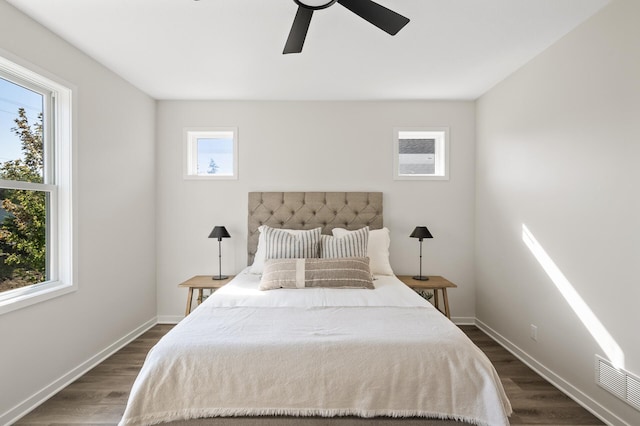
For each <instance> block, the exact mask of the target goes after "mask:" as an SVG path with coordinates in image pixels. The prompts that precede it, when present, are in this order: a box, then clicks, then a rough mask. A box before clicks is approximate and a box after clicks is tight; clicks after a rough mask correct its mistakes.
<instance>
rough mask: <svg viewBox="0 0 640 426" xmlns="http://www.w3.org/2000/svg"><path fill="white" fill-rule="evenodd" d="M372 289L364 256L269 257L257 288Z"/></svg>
mask: <svg viewBox="0 0 640 426" xmlns="http://www.w3.org/2000/svg"><path fill="white" fill-rule="evenodd" d="M309 287H330V288H369V289H372V288H375V287H374V285H373V280H372V279H371V270H370V269H369V258H368V257H349V258H340V259H269V260H267V261H266V262H265V263H264V271H263V273H262V278H261V279H260V287H259V288H260V290H274V289H277V288H309Z"/></svg>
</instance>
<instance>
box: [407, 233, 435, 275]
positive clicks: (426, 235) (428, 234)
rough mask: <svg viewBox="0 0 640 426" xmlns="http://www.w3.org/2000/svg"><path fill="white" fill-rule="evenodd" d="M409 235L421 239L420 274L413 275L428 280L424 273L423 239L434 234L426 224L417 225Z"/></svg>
mask: <svg viewBox="0 0 640 426" xmlns="http://www.w3.org/2000/svg"><path fill="white" fill-rule="evenodd" d="M409 237H411V238H418V240H419V241H420V274H419V275H416V276H415V277H413V279H414V280H418V281H428V280H429V277H426V276H423V275H422V240H423V239H424V238H433V235H431V232H429V230H428V229H427V227H426V226H416V229H414V230H413V232H412V233H411V235H409Z"/></svg>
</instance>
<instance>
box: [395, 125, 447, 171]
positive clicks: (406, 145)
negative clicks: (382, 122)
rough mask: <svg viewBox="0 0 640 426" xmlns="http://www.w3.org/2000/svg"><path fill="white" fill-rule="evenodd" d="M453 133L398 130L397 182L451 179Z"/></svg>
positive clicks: (396, 142)
mask: <svg viewBox="0 0 640 426" xmlns="http://www.w3.org/2000/svg"><path fill="white" fill-rule="evenodd" d="M448 139H449V129H448V128H446V127H431V128H417V129H394V167H393V178H394V179H397V180H412V179H418V180H419V179H433V180H447V179H449V141H448Z"/></svg>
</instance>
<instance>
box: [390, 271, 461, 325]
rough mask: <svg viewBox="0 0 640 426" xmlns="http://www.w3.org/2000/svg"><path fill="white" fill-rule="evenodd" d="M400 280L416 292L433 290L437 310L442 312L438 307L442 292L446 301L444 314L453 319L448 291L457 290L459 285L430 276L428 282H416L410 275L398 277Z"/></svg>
mask: <svg viewBox="0 0 640 426" xmlns="http://www.w3.org/2000/svg"><path fill="white" fill-rule="evenodd" d="M398 279H399V280H400V281H402V282H403V283H405V284H406V285H408V286H409V287H411V288H412V289H414V290H433V301H434V305H435V307H436V309H438V310H440V307H439V306H438V305H439V303H438V290H440V291H442V298H443V299H444V314H445V315H446V316H447V318H451V314H450V312H449V298H448V297H447V289H448V288H457V287H458V286H457V285H455V284H454V283H452V282H451V281H449V280H447V279H446V278H443V277H439V276H429V280H428V281H418V280H414V279H413V277H411V276H410V275H398Z"/></svg>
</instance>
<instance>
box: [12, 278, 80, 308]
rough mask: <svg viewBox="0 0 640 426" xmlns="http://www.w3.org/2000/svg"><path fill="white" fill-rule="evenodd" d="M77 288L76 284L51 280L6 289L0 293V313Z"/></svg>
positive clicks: (67, 292)
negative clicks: (27, 286)
mask: <svg viewBox="0 0 640 426" xmlns="http://www.w3.org/2000/svg"><path fill="white" fill-rule="evenodd" d="M77 289H78V288H77V286H76V285H72V284H67V283H63V282H61V281H53V282H47V283H43V284H39V285H35V286H33V287H30V288H26V289H16V290H10V291H7V292H5V293H3V294H2V295H0V315H2V314H6V313H8V312H12V311H15V310H18V309H22V308H26V307H28V306H31V305H35V304H36V303H40V302H44V301H46V300H49V299H53V298H55V297H58V296H63V295H65V294H69V293H72V292H74V291H76V290H77Z"/></svg>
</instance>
